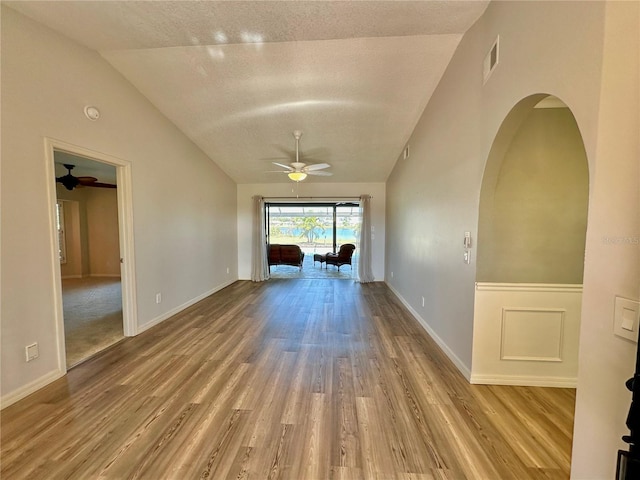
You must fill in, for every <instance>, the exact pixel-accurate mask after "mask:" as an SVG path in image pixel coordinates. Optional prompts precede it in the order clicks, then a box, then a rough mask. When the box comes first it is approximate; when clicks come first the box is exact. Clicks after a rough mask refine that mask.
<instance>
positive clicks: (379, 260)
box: [238, 182, 386, 281]
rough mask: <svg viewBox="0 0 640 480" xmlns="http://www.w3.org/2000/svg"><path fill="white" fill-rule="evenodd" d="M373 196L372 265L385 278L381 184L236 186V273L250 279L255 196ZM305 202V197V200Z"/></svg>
mask: <svg viewBox="0 0 640 480" xmlns="http://www.w3.org/2000/svg"><path fill="white" fill-rule="evenodd" d="M362 194H368V195H371V196H372V199H371V225H372V227H373V232H372V235H373V236H372V241H371V268H372V272H373V276H374V278H375V279H376V281H382V280H383V279H384V251H385V230H386V228H385V185H384V183H304V182H301V183H300V184H299V185H295V184H294V183H270V184H266V183H265V184H241V185H238V276H239V278H241V279H244V280H249V279H251V236H252V219H251V212H252V203H251V199H252V197H253V196H254V195H262V196H263V197H285V198H288V199H291V201H295V199H296V197H297V196H299V197H333V198H335V199H340V198H344V197H358V196H360V195H362ZM305 201H306V200H305Z"/></svg>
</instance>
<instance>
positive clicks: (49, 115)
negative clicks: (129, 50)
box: [0, 7, 237, 404]
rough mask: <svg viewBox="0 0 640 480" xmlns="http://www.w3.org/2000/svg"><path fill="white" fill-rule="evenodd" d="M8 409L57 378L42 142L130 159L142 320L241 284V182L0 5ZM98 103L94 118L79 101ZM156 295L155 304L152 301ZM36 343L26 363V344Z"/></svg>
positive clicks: (98, 66)
mask: <svg viewBox="0 0 640 480" xmlns="http://www.w3.org/2000/svg"><path fill="white" fill-rule="evenodd" d="M1 94H2V131H1V133H2V152H1V153H2V179H1V182H2V184H1V202H2V279H1V287H2V307H1V315H2V327H1V328H2V330H1V332H2V354H1V355H2V358H1V359H2V371H1V373H2V386H1V390H0V393H1V395H2V399H3V403H4V404H6V401H7V399H8V398H11V399H13V400H15V399H16V398H17V397H16V395H17V396H20V395H23V394H25V393H28V392H29V391H30V390H32V389H34V388H37V387H38V386H39V385H41V384H42V383H43V382H46V381H49V380H51V379H53V378H55V377H56V376H58V375H60V373H61V372H60V371H59V370H58V365H57V355H58V353H57V351H56V348H57V343H56V331H55V320H54V306H55V298H54V274H55V272H54V268H53V265H54V260H53V259H52V258H51V256H52V252H51V248H50V245H49V239H50V236H51V232H50V230H49V222H48V219H49V210H48V196H47V182H48V181H49V180H50V179H48V178H46V168H45V153H44V152H45V148H44V138H45V137H50V138H54V139H57V140H61V141H63V142H66V143H69V144H73V145H78V146H80V147H83V148H86V149H90V150H92V151H97V152H101V153H103V154H106V155H110V156H113V157H117V158H121V159H124V160H126V161H129V162H131V164H132V184H133V220H134V237H135V258H136V265H135V270H136V282H137V320H138V324H139V325H140V326H145V325H149V324H150V323H153V322H154V321H156V320H158V319H161V318H163V316H165V315H166V314H167V312H171V311H174V310H175V309H177V308H180V307H181V306H182V305H185V304H186V303H188V302H190V301H192V300H193V299H194V298H197V297H199V296H200V295H203V294H206V293H207V292H211V291H214V290H215V289H217V288H220V287H222V286H224V285H226V284H228V283H230V282H231V281H233V280H235V279H236V278H237V272H236V268H235V265H233V264H232V265H231V270H230V273H229V274H227V273H226V267H227V262H226V261H225V260H224V259H226V258H236V257H237V237H236V223H237V221H236V186H235V184H234V182H233V181H231V179H229V178H228V177H227V176H226V175H225V174H224V173H223V172H222V171H221V170H220V169H219V168H218V167H217V166H216V165H215V164H214V163H213V162H212V161H211V159H209V158H207V157H206V156H205V155H204V154H203V153H202V151H201V150H199V149H198V148H197V147H196V146H195V145H194V144H193V143H192V142H191V141H189V140H188V139H187V138H186V137H185V136H184V135H183V134H182V133H181V132H179V131H178V130H177V129H176V127H175V126H174V125H173V124H172V123H170V122H169V121H168V120H167V119H166V118H165V117H164V116H163V115H161V114H160V113H159V112H158V111H157V110H156V109H155V108H154V107H153V106H152V105H151V104H150V103H149V102H148V101H147V100H146V99H145V98H144V97H142V96H141V95H140V93H139V92H138V91H137V90H136V89H135V88H133V87H132V86H131V85H130V84H129V83H128V82H126V81H125V80H124V79H123V78H122V76H121V75H120V74H119V73H117V72H116V71H115V70H113V68H112V67H111V66H110V65H109V64H108V63H107V62H106V61H104V59H102V58H101V57H100V56H99V55H98V54H97V53H95V52H92V51H90V50H88V49H86V48H84V47H80V46H79V45H77V44H75V43H74V42H72V41H70V40H68V39H66V38H65V37H62V36H60V35H58V34H56V33H54V32H52V31H51V30H49V29H47V28H45V27H43V26H42V25H39V24H37V23H34V22H33V21H31V20H29V19H27V18H25V17H23V16H21V15H19V14H17V13H16V12H14V11H13V10H11V9H9V8H6V7H3V8H2V91H1ZM87 104H91V105H95V106H97V107H98V108H99V109H100V110H101V113H102V116H101V118H100V119H99V120H98V121H96V122H92V121H89V120H88V119H87V118H86V117H85V116H84V113H83V108H84V106H85V105H87ZM156 292H161V293H162V303H161V304H156V303H155V295H156ZM33 342H38V343H39V345H40V357H39V358H38V359H36V360H34V361H32V362H30V363H26V362H25V359H24V357H25V355H24V347H25V346H26V345H28V344H31V343H33Z"/></svg>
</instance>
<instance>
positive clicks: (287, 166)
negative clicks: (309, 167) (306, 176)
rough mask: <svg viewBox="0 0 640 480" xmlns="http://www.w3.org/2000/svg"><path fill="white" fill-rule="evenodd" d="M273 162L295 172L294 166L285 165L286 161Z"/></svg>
mask: <svg viewBox="0 0 640 480" xmlns="http://www.w3.org/2000/svg"><path fill="white" fill-rule="evenodd" d="M271 163H273V164H274V165H277V166H279V167H282V168H286V169H287V170H288V171H290V172H293V170H294V169H293V167H292V166H290V165H285V164H284V163H278V162H271Z"/></svg>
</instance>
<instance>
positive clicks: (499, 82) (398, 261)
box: [386, 2, 640, 480]
mask: <svg viewBox="0 0 640 480" xmlns="http://www.w3.org/2000/svg"><path fill="white" fill-rule="evenodd" d="M639 5H640V4H639V3H638V2H606V3H604V2H492V3H491V4H490V5H489V7H488V9H487V11H486V12H485V14H484V15H483V17H482V18H481V19H480V20H479V21H478V22H477V23H476V25H474V27H472V28H471V29H470V30H469V31H468V32H467V34H466V35H465V37H464V38H463V40H462V42H461V43H460V45H459V47H458V49H457V51H456V53H455V55H454V57H453V59H452V60H451V62H450V64H449V66H448V68H447V71H446V72H445V75H444V77H443V79H442V81H441V82H440V84H439V86H438V88H437V89H436V91H435V93H434V96H433V97H432V98H431V100H430V102H429V104H428V105H427V108H426V109H425V112H424V114H423V115H422V117H421V119H420V121H419V122H418V124H417V126H416V128H415V130H414V132H413V134H412V136H411V138H410V140H409V143H410V145H411V157H410V158H409V159H408V160H406V161H403V160H399V161H398V163H397V164H396V167H395V169H394V171H393V172H392V174H391V177H390V178H389V181H388V183H387V242H386V245H387V259H386V272H387V281H388V282H389V283H390V285H391V286H392V287H393V288H395V289H396V291H398V292H399V293H400V295H401V296H402V297H403V299H404V300H405V301H406V302H407V303H408V304H409V305H410V306H412V308H413V310H414V311H415V312H416V313H417V314H419V315H420V316H421V318H422V319H423V320H424V321H425V322H426V323H427V324H428V325H429V327H430V328H431V329H432V330H433V331H434V332H435V334H436V335H437V336H438V337H439V339H440V340H441V341H442V342H443V343H444V344H445V345H446V346H447V348H448V351H449V352H450V354H451V355H453V356H455V357H456V358H457V360H459V361H460V363H462V364H463V365H465V366H466V367H467V369H468V368H469V367H470V365H471V353H472V352H471V349H472V331H473V328H474V325H473V297H474V282H475V280H476V263H475V261H476V259H475V258H474V256H475V251H476V249H475V248H472V263H471V265H465V264H464V263H463V262H462V235H463V232H464V231H471V232H472V235H473V236H474V237H476V232H477V225H478V210H479V195H480V188H481V184H482V176H483V173H484V166H485V165H484V164H485V162H486V160H487V158H488V156H489V150H490V148H491V145H492V143H493V140H494V138H495V136H496V134H497V132H498V129H499V128H500V125H501V124H502V122H503V120H504V119H505V118H506V116H507V114H508V113H509V111H510V110H511V109H512V108H513V106H514V105H516V104H517V103H518V102H519V101H520V100H522V99H523V98H525V97H528V96H530V95H533V94H536V93H544V94H552V95H554V96H557V97H559V98H561V99H562V100H563V101H564V102H565V103H566V104H567V105H568V106H569V108H570V109H571V111H572V112H573V114H574V116H575V118H576V122H577V124H578V128H579V130H580V132H581V134H582V137H583V140H584V144H585V151H586V156H587V159H588V163H589V173H590V191H589V214H588V215H589V217H588V226H587V239H586V249H585V268H584V282H583V284H584V290H583V304H582V318H581V332H580V357H579V373H578V389H577V405H576V427H575V436H574V448H573V465H572V478H575V479H580V480H585V479H599V480H601V479H604V478H612V477H613V476H614V469H615V455H616V450H617V449H618V448H620V447H622V446H623V444H622V442H621V440H620V436H621V435H623V434H624V433H625V432H626V427H625V425H624V421H625V417H626V414H627V411H628V407H629V402H630V399H631V396H630V394H629V392H627V391H626V390H625V387H624V381H625V380H626V379H627V378H629V376H631V374H632V373H633V369H634V359H635V345H634V344H632V343H631V342H628V341H625V340H623V339H620V338H618V337H615V336H614V335H613V328H612V325H613V318H612V314H613V301H614V297H615V295H623V296H626V297H628V298H636V299H637V298H638V296H639V295H640V252H639V248H638V244H637V242H636V243H635V244H633V242H632V241H633V239H634V238H635V239H637V235H638V232H639V231H640V225H639V221H640V220H639V219H640V200H639V198H638V195H639V194H638V192H639V191H640V171H639V161H638V158H640V155H639V139H638V132H639V131H640V124H639V122H638V112H639V110H640V109H639V108H638V106H639V104H638V102H639V99H638V85H639V84H640V79H639V78H638V75H639V71H640V66H639V65H638V60H639V58H640V47H639V45H638V43H639V42H638V25H640V22H639V21H638V19H639V12H638V8H639ZM498 35H500V38H501V43H500V63H499V65H498V68H497V69H496V70H495V71H494V72H493V74H492V76H491V78H490V79H489V81H488V82H487V83H486V84H485V85H483V81H482V64H483V59H484V57H485V55H486V53H487V52H488V50H489V48H490V47H491V45H492V44H493V42H494V40H495V38H496V37H497V36H498ZM603 52H604V53H603ZM605 238H606V239H609V240H608V241H605V240H604V239H605ZM612 238H613V239H614V240H613V241H611V240H610V239H612ZM625 238H628V239H629V243H623V242H622V241H617V240H615V239H625ZM391 272H394V273H395V275H394V277H393V278H391V276H390V274H391ZM421 296H425V300H426V302H425V307H424V308H423V307H422V306H421V303H420V299H421ZM465 373H468V371H467V372H465Z"/></svg>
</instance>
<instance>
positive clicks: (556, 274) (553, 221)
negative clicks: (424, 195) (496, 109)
mask: <svg viewBox="0 0 640 480" xmlns="http://www.w3.org/2000/svg"><path fill="white" fill-rule="evenodd" d="M588 201H589V169H588V163H587V157H586V152H585V148H584V142H583V140H582V136H581V134H580V131H579V129H578V126H577V123H576V120H575V118H574V116H573V113H572V112H571V110H570V109H569V108H568V107H567V106H566V105H565V104H564V103H563V102H562V101H561V100H560V99H558V98H556V97H554V96H552V95H549V94H546V93H540V94H535V95H531V96H528V97H526V98H524V99H522V100H521V101H520V102H518V103H517V104H516V105H515V106H514V107H513V108H512V110H511V111H510V112H509V114H508V115H507V116H506V117H505V119H504V121H503V123H502V125H501V126H500V129H499V130H498V133H497V134H496V137H495V139H494V142H493V145H492V147H491V150H490V153H489V156H488V158H487V163H486V166H485V172H484V176H483V180H482V188H481V192H480V205H479V217H478V239H477V257H476V258H477V269H476V294H475V303H474V328H473V352H472V357H473V360H472V371H471V382H472V383H484V384H502V385H531V386H554V387H574V386H575V385H576V383H577V374H578V344H579V332H580V314H581V304H582V276H583V271H584V250H585V239H586V228H587V210H588Z"/></svg>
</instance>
